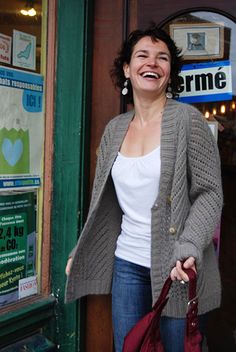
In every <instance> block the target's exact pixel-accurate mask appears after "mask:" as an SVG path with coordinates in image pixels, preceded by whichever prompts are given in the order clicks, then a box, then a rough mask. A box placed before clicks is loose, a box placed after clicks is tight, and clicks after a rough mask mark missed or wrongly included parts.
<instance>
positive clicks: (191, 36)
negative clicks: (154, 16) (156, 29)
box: [170, 23, 224, 60]
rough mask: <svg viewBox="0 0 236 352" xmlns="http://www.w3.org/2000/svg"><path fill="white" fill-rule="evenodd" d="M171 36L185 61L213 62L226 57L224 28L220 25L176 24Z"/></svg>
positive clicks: (171, 30) (171, 28)
mask: <svg viewBox="0 0 236 352" xmlns="http://www.w3.org/2000/svg"><path fill="white" fill-rule="evenodd" d="M170 36H171V37H172V39H173V40H174V41H175V43H176V45H177V46H178V47H179V48H180V49H181V55H183V57H184V60H212V59H220V58H223V56H224V27H223V24H220V23H188V24H184V23H174V24H171V25H170Z"/></svg>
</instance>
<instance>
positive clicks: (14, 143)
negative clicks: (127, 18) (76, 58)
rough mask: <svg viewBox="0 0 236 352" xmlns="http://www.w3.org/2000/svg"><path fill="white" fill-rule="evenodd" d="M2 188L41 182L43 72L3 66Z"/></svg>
mask: <svg viewBox="0 0 236 352" xmlns="http://www.w3.org/2000/svg"><path fill="white" fill-rule="evenodd" d="M0 104H1V119H0V191H3V190H12V189H29V188H37V187H39V186H40V178H41V177H40V175H41V162H42V154H43V140H44V139H43V136H44V128H43V126H44V115H43V76H42V75H39V74H36V73H29V72H25V71H20V70H16V69H10V68H6V67H3V66H0Z"/></svg>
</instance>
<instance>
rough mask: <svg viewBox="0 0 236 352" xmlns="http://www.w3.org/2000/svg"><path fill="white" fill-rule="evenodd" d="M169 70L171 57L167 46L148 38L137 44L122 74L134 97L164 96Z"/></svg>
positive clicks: (168, 80) (168, 79)
mask: <svg viewBox="0 0 236 352" xmlns="http://www.w3.org/2000/svg"><path fill="white" fill-rule="evenodd" d="M170 70H171V56H170V52H169V49H168V48H167V45H166V44H165V43H164V42H163V41H161V40H158V41H152V39H151V38H150V37H143V38H142V39H140V40H139V41H138V42H137V44H136V45H135V46H134V48H133V52H132V55H131V60H130V63H129V64H125V65H124V74H125V77H126V78H129V79H130V81H131V84H132V88H133V94H134V97H135V96H138V95H142V94H143V95H147V94H148V95H150V96H153V97H159V96H161V95H163V94H165V92H166V87H167V85H168V83H169V82H170Z"/></svg>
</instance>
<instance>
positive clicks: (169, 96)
mask: <svg viewBox="0 0 236 352" xmlns="http://www.w3.org/2000/svg"><path fill="white" fill-rule="evenodd" d="M166 97H167V99H171V98H173V94H172V88H171V86H170V85H168V87H167V92H166Z"/></svg>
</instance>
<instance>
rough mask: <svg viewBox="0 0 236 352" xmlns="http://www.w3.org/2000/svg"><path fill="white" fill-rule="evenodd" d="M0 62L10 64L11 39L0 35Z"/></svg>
mask: <svg viewBox="0 0 236 352" xmlns="http://www.w3.org/2000/svg"><path fill="white" fill-rule="evenodd" d="M0 62H4V63H6V64H10V63H11V37H9V36H8V35H5V34H2V33H0Z"/></svg>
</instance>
